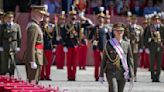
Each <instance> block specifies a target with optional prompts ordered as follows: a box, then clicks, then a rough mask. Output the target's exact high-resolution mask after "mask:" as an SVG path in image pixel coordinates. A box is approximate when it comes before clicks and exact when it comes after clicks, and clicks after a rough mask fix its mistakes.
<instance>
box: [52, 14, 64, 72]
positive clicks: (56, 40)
mask: <svg viewBox="0 0 164 92" xmlns="http://www.w3.org/2000/svg"><path fill="white" fill-rule="evenodd" d="M59 20H60V23H59V22H58V18H55V21H56V23H55V28H54V30H55V31H54V36H53V46H54V49H53V52H55V55H56V58H55V61H56V67H57V69H63V67H64V61H65V53H64V50H63V49H64V46H65V38H66V28H65V26H66V18H65V12H64V11H63V12H62V15H61V16H59Z"/></svg>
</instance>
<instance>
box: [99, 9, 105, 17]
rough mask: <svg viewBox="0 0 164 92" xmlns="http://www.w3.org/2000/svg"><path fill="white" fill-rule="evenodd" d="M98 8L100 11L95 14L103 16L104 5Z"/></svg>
mask: <svg viewBox="0 0 164 92" xmlns="http://www.w3.org/2000/svg"><path fill="white" fill-rule="evenodd" d="M99 10H100V13H99V14H98V15H97V16H98V17H103V18H105V14H104V13H103V12H104V7H99Z"/></svg>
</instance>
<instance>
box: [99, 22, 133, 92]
mask: <svg viewBox="0 0 164 92" xmlns="http://www.w3.org/2000/svg"><path fill="white" fill-rule="evenodd" d="M124 30H125V25H123V24H122V23H116V24H114V25H113V33H114V38H112V39H110V40H108V41H107V42H106V45H105V49H104V54H103V61H102V62H101V69H100V78H99V82H101V83H103V81H104V73H106V78H107V81H108V84H109V90H108V92H123V90H124V87H125V82H126V80H128V79H131V78H132V77H133V56H132V50H131V46H130V42H128V41H125V40H124V39H123V34H124Z"/></svg>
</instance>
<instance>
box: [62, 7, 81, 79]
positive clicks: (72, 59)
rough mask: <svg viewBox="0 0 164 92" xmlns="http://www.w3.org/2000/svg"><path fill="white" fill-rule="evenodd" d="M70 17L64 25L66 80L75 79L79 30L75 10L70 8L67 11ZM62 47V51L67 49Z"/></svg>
mask: <svg viewBox="0 0 164 92" xmlns="http://www.w3.org/2000/svg"><path fill="white" fill-rule="evenodd" d="M69 14H70V19H69V20H68V24H67V25H66V26H65V28H66V30H67V32H66V35H67V39H66V46H67V48H68V49H67V50H68V52H67V78H68V81H75V80H76V66H77V57H78V45H79V30H80V24H79V22H78V21H77V16H76V14H77V12H76V11H75V10H74V9H72V11H70V12H69ZM67 50H66V49H64V51H67Z"/></svg>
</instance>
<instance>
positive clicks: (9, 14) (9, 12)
mask: <svg viewBox="0 0 164 92" xmlns="http://www.w3.org/2000/svg"><path fill="white" fill-rule="evenodd" d="M4 17H14V12H12V11H8V12H6V13H5V14H4Z"/></svg>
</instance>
